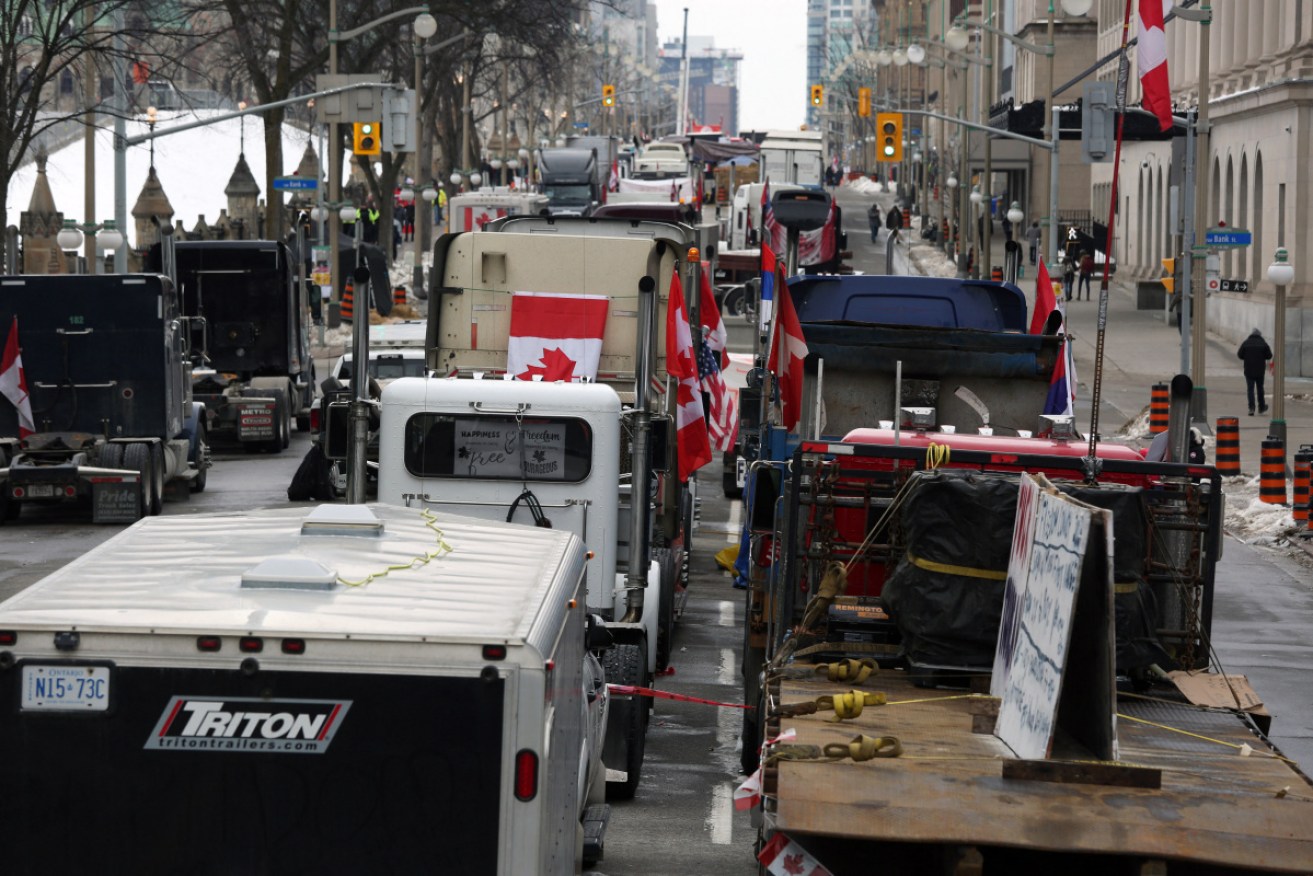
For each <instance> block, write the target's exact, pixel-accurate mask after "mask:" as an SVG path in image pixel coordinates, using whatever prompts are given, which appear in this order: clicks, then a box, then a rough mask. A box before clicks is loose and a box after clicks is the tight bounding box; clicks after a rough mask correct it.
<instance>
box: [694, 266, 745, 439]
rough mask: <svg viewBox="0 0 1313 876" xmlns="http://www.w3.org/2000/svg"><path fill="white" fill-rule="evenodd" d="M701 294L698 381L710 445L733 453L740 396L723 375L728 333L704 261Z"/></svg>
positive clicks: (699, 306) (709, 268) (708, 268)
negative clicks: (705, 410)
mask: <svg viewBox="0 0 1313 876" xmlns="http://www.w3.org/2000/svg"><path fill="white" fill-rule="evenodd" d="M701 274H702V292H701V297H700V299H699V304H698V319H699V320H700V321H701V322H702V326H703V328H702V344H701V347H700V349H699V350H698V378H699V380H700V382H701V384H702V392H703V394H704V395H705V396H706V399H707V430H708V432H709V433H710V438H711V446H712V447H714V448H715V449H716V450H719V451H722V452H724V451H727V450H732V449H733V448H734V439H735V437H737V435H738V430H739V417H738V413H739V405H738V400H739V394H738V393H737V392H735V391H734V390H731V389H730V388H729V385H728V384H727V383H726V382H725V375H724V374H723V373H722V372H724V370H725V369H726V368H727V367H729V351H728V350H727V349H726V348H727V346H728V344H729V334H728V332H726V331H725V320H723V319H721V316H720V308H719V307H717V306H716V296H715V293H713V292H712V291H711V266H710V264H708V263H706V262H703V270H702V271H701Z"/></svg>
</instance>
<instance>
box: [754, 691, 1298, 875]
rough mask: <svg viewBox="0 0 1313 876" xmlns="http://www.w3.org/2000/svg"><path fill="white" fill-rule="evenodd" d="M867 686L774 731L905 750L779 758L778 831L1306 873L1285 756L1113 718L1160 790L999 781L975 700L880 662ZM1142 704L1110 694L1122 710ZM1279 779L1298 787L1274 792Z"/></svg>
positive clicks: (1225, 728) (1232, 739) (994, 742)
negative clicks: (882, 741) (863, 698)
mask: <svg viewBox="0 0 1313 876" xmlns="http://www.w3.org/2000/svg"><path fill="white" fill-rule="evenodd" d="M867 687H868V688H869V689H871V690H875V691H884V692H885V693H886V694H887V695H888V698H889V700H890V704H889V705H887V706H883V707H868V708H867V709H866V710H865V711H864V712H863V713H862V715H861V716H860V717H859V718H857V719H856V720H853V721H845V722H843V723H840V724H832V723H828V722H826V721H825V720H824V716H820V715H808V716H803V717H798V718H790V719H787V720H785V721H783V722H781V724H780V726H781V729H790V728H792V729H795V730H796V731H797V740H796V741H797V742H799V743H808V744H813V745H822V746H823V745H825V744H827V743H831V742H845V743H846V742H847V741H848V740H850V739H851V738H852V737H853V736H854V735H856V734H858V733H865V734H867V735H870V736H882V735H893V736H897V737H898V738H899V739H900V740H901V742H902V745H903V752H904V753H903V756H902V757H899V758H880V759H875V760H871V761H866V762H864V763H852V762H851V761H840V762H837V763H783V764H780V766H779V769H778V775H777V777H776V795H775V796H773V797H771V798H770V799H768V801H767V805H768V807H770V808H772V809H773V814H774V818H775V822H776V826H777V827H778V829H780V830H783V831H786V832H791V833H792V832H796V833H798V834H816V835H822V836H841V837H848V838H852V839H860V840H867V841H871V842H875V843H879V842H915V843H934V844H943V845H963V846H972V845H974V846H979V847H982V848H986V847H990V846H1011V847H1017V848H1030V849H1036V850H1046V851H1057V852H1067V853H1073V854H1082V853H1108V852H1115V853H1118V854H1123V855H1138V856H1142V857H1145V858H1148V859H1153V860H1157V859H1165V860H1180V861H1195V862H1209V863H1214V864H1218V865H1223V866H1231V867H1236V868H1241V869H1247V868H1254V869H1267V870H1270V871H1275V872H1290V873H1307V872H1309V871H1310V870H1313V785H1310V783H1309V781H1308V780H1307V779H1306V778H1304V776H1303V775H1302V774H1300V773H1298V772H1297V771H1295V770H1294V769H1292V768H1291V767H1290V766H1289V765H1288V764H1286V763H1284V762H1283V761H1281V760H1278V759H1275V758H1272V757H1263V756H1250V757H1241V756H1239V754H1238V753H1237V750H1236V749H1235V748H1231V747H1228V746H1227V745H1218V744H1212V743H1208V742H1203V741H1199V740H1193V742H1194V743H1195V744H1183V743H1182V740H1184V741H1185V742H1187V743H1189V742H1191V741H1192V740H1191V739H1189V738H1187V737H1182V736H1180V735H1179V734H1174V733H1171V732H1169V731H1166V730H1162V729H1159V728H1158V727H1154V726H1150V725H1148V724H1141V723H1136V722H1132V721H1122V720H1119V721H1118V728H1117V729H1118V737H1119V746H1120V762H1121V763H1123V764H1126V765H1136V766H1144V767H1149V768H1153V769H1157V770H1160V771H1161V775H1162V787H1161V789H1160V790H1154V789H1149V788H1126V787H1116V786H1106V785H1075V784H1063V783H1055V782H1038V781H1024V780H1005V779H1003V778H1002V776H1001V775H1000V769H1001V764H1000V761H1002V760H1011V759H1014V758H1013V755H1012V753H1011V752H1010V751H1009V750H1008V749H1007V747H1006V746H1005V745H1003V743H1002V742H1000V741H999V740H998V739H997V738H996V737H993V736H988V735H981V734H973V733H972V732H971V721H972V715H971V710H972V708H973V707H974V701H973V699H971V698H969V697H968V696H966V695H961V694H956V693H954V692H951V691H936V690H928V689H923V688H918V687H915V686H914V685H912V684H911V682H910V681H909V680H908V679H907V678H906V675H905V673H902V672H889V671H886V672H882V673H881V674H880V676H879V677H878V678H876V679H873V681H872V683H870V684H868V685H867ZM837 688H838V686H836V685H831V684H829V683H828V682H826V681H823V680H820V679H813V680H785V681H781V682H780V695H779V701H780V702H786V703H788V702H798V701H801V700H810V699H814V698H815V697H817V696H821V695H824V694H833V693H835V692H836V690H837ZM1142 707H1143V704H1140V703H1138V702H1137V701H1132V700H1124V701H1122V702H1120V703H1119V704H1118V708H1119V710H1120V711H1122V712H1123V713H1131V714H1134V713H1135V710H1136V709H1137V708H1142ZM1160 708H1161V706H1160ZM1183 708H1188V707H1183ZM1214 718H1215V719H1216V720H1215V721H1214V720H1213V719H1214ZM1202 720H1206V721H1208V722H1210V723H1209V724H1208V732H1207V734H1206V735H1208V736H1210V737H1212V738H1215V739H1218V740H1220V741H1222V742H1226V743H1229V744H1230V745H1233V746H1238V745H1241V744H1244V743H1248V744H1249V745H1250V746H1251V747H1253V748H1255V749H1258V751H1259V752H1260V753H1262V752H1263V751H1265V750H1266V746H1264V744H1263V743H1262V741H1261V740H1260V739H1258V737H1256V736H1254V735H1253V734H1251V733H1250V732H1249V731H1248V729H1247V727H1246V726H1245V725H1244V724H1243V723H1242V722H1240V721H1239V720H1237V719H1235V718H1232V717H1230V716H1228V715H1224V714H1218V715H1206V716H1204V718H1203V719H1202ZM1164 723H1170V722H1164ZM1288 786H1289V787H1292V788H1294V789H1296V790H1294V791H1293V792H1292V793H1291V794H1289V795H1287V796H1285V797H1284V798H1278V797H1277V794H1278V793H1279V792H1280V790H1281V789H1282V788H1285V787H1288ZM986 857H988V855H986Z"/></svg>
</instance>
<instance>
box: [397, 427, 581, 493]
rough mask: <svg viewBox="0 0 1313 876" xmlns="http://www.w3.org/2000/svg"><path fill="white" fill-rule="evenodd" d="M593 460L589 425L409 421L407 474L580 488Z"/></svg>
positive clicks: (406, 450)
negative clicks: (575, 484)
mask: <svg viewBox="0 0 1313 876" xmlns="http://www.w3.org/2000/svg"><path fill="white" fill-rule="evenodd" d="M592 457H593V434H592V430H591V429H590V428H589V427H588V423H586V422H585V421H583V420H577V419H571V418H565V417H520V418H517V417H515V416H513V415H505V416H503V415H490V414H485V415H475V416H469V415H461V416H452V415H450V414H434V413H422V414H416V415H415V416H413V417H411V418H410V419H409V420H407V421H406V449H405V464H406V470H407V471H408V472H410V473H411V474H412V475H415V476H416V477H426V478H479V479H491V480H517V481H518V480H525V481H555V482H567V483H578V482H579V481H582V480H584V479H585V478H587V477H588V473H589V471H590V470H591V469H592Z"/></svg>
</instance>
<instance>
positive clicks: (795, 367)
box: [766, 265, 807, 432]
mask: <svg viewBox="0 0 1313 876" xmlns="http://www.w3.org/2000/svg"><path fill="white" fill-rule="evenodd" d="M775 282H776V285H777V288H778V289H779V299H780V306H779V317H778V318H777V319H776V320H775V331H774V333H773V337H772V338H771V345H770V359H768V360H767V362H766V368H767V369H768V370H769V371H770V372H771V373H772V374H774V375H775V381H776V383H777V384H778V385H779V388H780V413H781V417H780V425H781V426H783V427H784V428H785V429H787V430H788V431H790V432H792V431H793V430H794V428H795V427H796V426H797V425H798V421H799V420H801V419H802V379H803V373H802V364H803V362H804V361H805V360H806V359H807V343H806V341H804V340H803V337H802V325H801V324H800V323H799V322H798V313H797V311H795V310H794V309H793V296H792V295H790V294H789V287H788V285H787V284H786V283H785V282H784V271H783V270H781V269H780V268H779V266H778V265H776V274H775Z"/></svg>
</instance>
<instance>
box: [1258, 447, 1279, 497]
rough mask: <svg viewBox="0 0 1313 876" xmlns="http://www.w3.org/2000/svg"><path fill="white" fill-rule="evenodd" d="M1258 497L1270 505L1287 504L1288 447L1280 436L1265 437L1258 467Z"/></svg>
mask: <svg viewBox="0 0 1313 876" xmlns="http://www.w3.org/2000/svg"><path fill="white" fill-rule="evenodd" d="M1258 499H1259V501H1260V502H1266V503H1267V504H1269V505H1284V504H1286V447H1285V442H1283V441H1282V440H1281V439H1280V438H1273V437H1272V436H1271V435H1269V436H1267V437H1266V438H1264V439H1263V455H1262V457H1261V461H1260V463H1259V467H1258Z"/></svg>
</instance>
